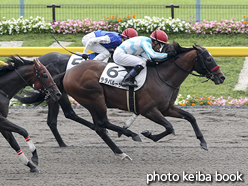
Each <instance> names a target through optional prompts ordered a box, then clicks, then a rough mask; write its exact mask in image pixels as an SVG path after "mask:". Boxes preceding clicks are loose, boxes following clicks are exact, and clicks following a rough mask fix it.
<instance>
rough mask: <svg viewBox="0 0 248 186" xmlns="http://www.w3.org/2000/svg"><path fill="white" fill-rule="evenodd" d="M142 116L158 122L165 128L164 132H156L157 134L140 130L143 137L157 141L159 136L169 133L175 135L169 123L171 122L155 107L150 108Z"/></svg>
mask: <svg viewBox="0 0 248 186" xmlns="http://www.w3.org/2000/svg"><path fill="white" fill-rule="evenodd" d="M142 115H143V114H142ZM144 116H145V117H146V118H148V119H150V120H151V121H154V122H155V123H158V124H160V125H162V126H164V127H165V129H166V130H165V131H164V132H162V133H160V134H157V135H152V133H151V132H150V131H148V130H144V131H142V132H141V134H143V135H144V136H145V137H147V138H149V139H151V140H153V141H155V142H157V141H158V140H160V139H161V138H163V137H165V136H167V135H169V134H174V135H175V132H174V129H173V126H172V125H171V123H170V122H169V121H168V120H166V119H165V118H164V116H163V115H162V113H161V112H160V111H159V110H158V109H156V108H154V109H151V110H150V111H149V112H147V113H145V114H144Z"/></svg>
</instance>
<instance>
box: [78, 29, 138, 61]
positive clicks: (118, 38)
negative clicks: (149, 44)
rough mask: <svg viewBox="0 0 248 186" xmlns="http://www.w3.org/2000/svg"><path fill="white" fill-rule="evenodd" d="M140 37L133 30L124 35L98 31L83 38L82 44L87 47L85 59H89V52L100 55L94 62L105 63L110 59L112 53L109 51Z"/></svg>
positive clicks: (84, 53)
mask: <svg viewBox="0 0 248 186" xmlns="http://www.w3.org/2000/svg"><path fill="white" fill-rule="evenodd" d="M135 36H138V33H137V31H136V30H135V29H133V28H127V29H126V30H124V31H123V32H122V34H120V33H117V32H110V31H104V30H97V31H94V32H91V33H89V34H87V35H85V36H84V37H83V38H82V43H83V45H84V46H85V49H84V52H83V58H87V57H88V56H87V53H88V51H89V50H92V51H93V52H96V53H99V54H98V55H97V56H96V57H95V58H94V59H93V60H98V61H104V59H106V58H109V57H110V52H109V51H108V50H107V49H115V48H116V47H117V46H119V45H120V44H121V43H122V42H123V41H125V40H126V39H129V38H132V37H135Z"/></svg>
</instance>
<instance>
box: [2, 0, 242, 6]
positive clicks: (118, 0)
mask: <svg viewBox="0 0 248 186" xmlns="http://www.w3.org/2000/svg"><path fill="white" fill-rule="evenodd" d="M53 3H55V4H72V3H71V2H68V0H56V1H51V0H25V4H53ZM1 4H19V1H16V0H2V1H1ZM73 4H195V0H166V1H161V0H160V1H158V0H136V1H130V0H105V1H102V0H91V1H82V0H74V1H73ZM201 4H219V5H228V4H233V5H237V4H246V3H245V2H244V0H236V1H233V0H218V1H216V0H201Z"/></svg>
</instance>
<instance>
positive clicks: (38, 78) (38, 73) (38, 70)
mask: <svg viewBox="0 0 248 186" xmlns="http://www.w3.org/2000/svg"><path fill="white" fill-rule="evenodd" d="M33 69H34V72H33V73H34V75H33V76H34V82H33V83H32V84H34V83H35V82H36V81H39V82H40V83H41V85H42V87H43V89H39V88H36V87H35V86H32V85H30V84H28V82H27V81H26V80H25V79H24V78H23V77H22V75H21V74H20V73H19V72H18V70H16V69H15V72H16V73H17V74H18V76H19V77H20V78H21V79H22V80H23V81H24V82H25V84H26V85H27V86H29V87H31V88H32V89H34V90H36V91H39V92H40V93H42V94H45V95H46V96H45V100H46V99H48V97H49V96H50V92H49V90H48V89H49V88H50V87H52V86H55V85H56V84H55V83H54V82H53V83H51V82H52V80H51V82H49V85H48V86H47V82H45V81H44V79H43V78H42V77H41V74H42V71H44V69H45V70H46V67H45V66H43V67H41V68H37V67H36V66H35V65H33Z"/></svg>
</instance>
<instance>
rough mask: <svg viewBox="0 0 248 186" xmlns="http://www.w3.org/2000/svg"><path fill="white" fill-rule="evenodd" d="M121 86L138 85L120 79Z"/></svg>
mask: <svg viewBox="0 0 248 186" xmlns="http://www.w3.org/2000/svg"><path fill="white" fill-rule="evenodd" d="M121 86H123V87H126V86H129V87H138V85H136V84H134V83H132V82H131V81H122V82H121Z"/></svg>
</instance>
